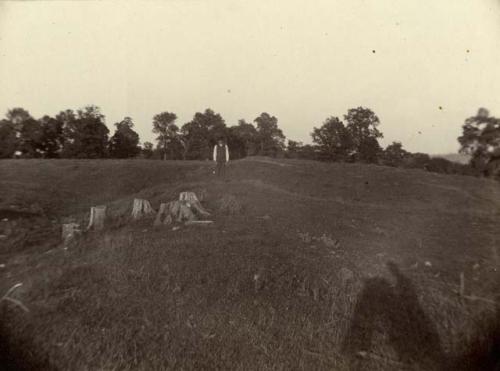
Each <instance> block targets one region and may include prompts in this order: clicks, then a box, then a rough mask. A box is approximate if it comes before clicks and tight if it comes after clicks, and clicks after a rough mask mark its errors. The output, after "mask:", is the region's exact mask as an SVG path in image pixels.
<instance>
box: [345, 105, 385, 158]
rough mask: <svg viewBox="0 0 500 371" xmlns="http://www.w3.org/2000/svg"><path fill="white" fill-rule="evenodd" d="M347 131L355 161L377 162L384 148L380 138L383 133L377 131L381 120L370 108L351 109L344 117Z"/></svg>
mask: <svg viewBox="0 0 500 371" xmlns="http://www.w3.org/2000/svg"><path fill="white" fill-rule="evenodd" d="M344 119H345V120H346V122H347V126H346V128H347V131H348V132H349V135H350V137H351V140H352V147H353V150H354V159H355V160H358V161H364V162H377V160H378V156H379V154H380V153H381V150H382V148H381V147H380V145H379V144H378V140H377V139H378V138H382V137H383V135H382V133H381V132H380V131H379V130H378V129H377V126H378V125H379V124H380V120H379V118H378V117H377V115H375V113H374V112H373V111H372V110H370V109H369V108H364V107H358V108H351V109H349V110H348V111H347V114H346V115H345V116H344Z"/></svg>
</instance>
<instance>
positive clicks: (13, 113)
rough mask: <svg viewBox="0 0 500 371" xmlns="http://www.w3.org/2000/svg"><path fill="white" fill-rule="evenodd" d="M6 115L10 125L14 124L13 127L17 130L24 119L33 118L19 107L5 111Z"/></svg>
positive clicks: (19, 129)
mask: <svg viewBox="0 0 500 371" xmlns="http://www.w3.org/2000/svg"><path fill="white" fill-rule="evenodd" d="M6 117H7V120H8V121H10V122H11V123H12V125H14V128H15V129H16V130H17V131H21V128H22V125H23V124H24V123H25V122H26V121H28V120H31V119H33V117H31V115H30V113H29V112H28V111H26V110H25V109H24V108H21V107H16V108H12V109H10V110H9V111H7V115H6Z"/></svg>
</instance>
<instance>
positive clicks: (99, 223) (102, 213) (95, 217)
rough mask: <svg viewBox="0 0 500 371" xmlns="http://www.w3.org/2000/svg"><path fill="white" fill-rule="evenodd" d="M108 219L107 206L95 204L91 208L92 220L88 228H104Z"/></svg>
mask: <svg viewBox="0 0 500 371" xmlns="http://www.w3.org/2000/svg"><path fill="white" fill-rule="evenodd" d="M105 219H106V206H104V205H102V206H93V207H91V208H90V220H89V225H88V227H87V230H90V229H94V230H97V231H98V230H101V229H103V228H104V220H105Z"/></svg>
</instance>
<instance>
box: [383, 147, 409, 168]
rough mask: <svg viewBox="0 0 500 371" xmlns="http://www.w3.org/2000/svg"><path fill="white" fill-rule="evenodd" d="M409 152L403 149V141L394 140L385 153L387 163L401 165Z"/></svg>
mask: <svg viewBox="0 0 500 371" xmlns="http://www.w3.org/2000/svg"><path fill="white" fill-rule="evenodd" d="M408 156H409V153H408V152H407V151H405V150H404V149H403V145H402V144H401V142H392V144H389V145H388V146H387V148H386V149H385V151H384V153H383V160H384V164H385V165H389V166H401V165H402V164H403V162H404V161H405V159H406V158H408Z"/></svg>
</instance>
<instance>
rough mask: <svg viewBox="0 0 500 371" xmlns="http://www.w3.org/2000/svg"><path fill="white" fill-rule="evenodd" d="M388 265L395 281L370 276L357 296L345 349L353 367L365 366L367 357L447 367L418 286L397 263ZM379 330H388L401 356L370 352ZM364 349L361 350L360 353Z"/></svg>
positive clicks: (423, 366)
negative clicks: (392, 282)
mask: <svg viewBox="0 0 500 371" xmlns="http://www.w3.org/2000/svg"><path fill="white" fill-rule="evenodd" d="M387 267H388V269H389V271H390V272H391V274H392V275H393V276H394V278H395V280H396V283H395V285H392V284H391V283H390V282H389V281H388V280H386V279H384V278H370V279H367V280H366V282H365V285H364V288H363V291H362V292H361V294H360V296H359V297H358V301H357V304H356V308H355V310H354V314H353V317H352V319H351V324H350V328H349V331H348V334H347V336H346V338H345V339H344V344H343V351H344V354H345V355H346V356H347V357H348V358H349V360H350V365H351V369H353V370H355V369H363V366H365V361H366V358H368V359H371V358H376V359H378V360H383V361H387V362H393V363H401V364H404V365H411V366H413V367H419V368H420V369H423V370H439V369H445V366H446V363H447V362H446V357H445V354H444V352H443V349H442V346H441V341H440V339H439V335H438V333H437V330H436V327H435V325H434V324H433V323H432V321H431V320H430V318H429V317H428V316H427V315H426V313H425V312H424V311H423V309H422V308H421V306H420V303H419V300H418V297H417V293H416V289H415V287H414V285H413V284H412V282H411V281H410V280H409V279H408V278H407V277H405V276H404V275H403V274H402V273H401V271H400V270H399V268H398V267H397V265H396V264H394V263H391V262H389V263H388V264H387ZM376 332H383V333H386V334H387V337H388V341H389V343H390V345H391V346H392V348H393V349H394V351H395V353H396V354H397V356H398V359H396V360H391V359H388V357H384V355H383V354H377V355H376V354H373V353H372V352H371V349H372V346H373V344H372V342H373V339H374V336H375V333H376ZM360 352H361V353H360Z"/></svg>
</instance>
